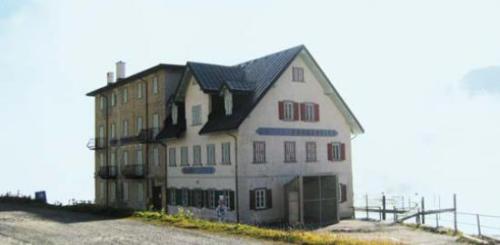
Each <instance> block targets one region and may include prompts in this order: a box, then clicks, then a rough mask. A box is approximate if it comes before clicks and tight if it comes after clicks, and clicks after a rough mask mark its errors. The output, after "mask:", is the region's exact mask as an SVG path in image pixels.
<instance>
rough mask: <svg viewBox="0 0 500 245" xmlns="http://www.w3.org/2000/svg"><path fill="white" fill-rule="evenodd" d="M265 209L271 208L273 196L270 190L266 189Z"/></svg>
mask: <svg viewBox="0 0 500 245" xmlns="http://www.w3.org/2000/svg"><path fill="white" fill-rule="evenodd" d="M266 208H269V209H271V208H273V194H272V191H271V189H266Z"/></svg>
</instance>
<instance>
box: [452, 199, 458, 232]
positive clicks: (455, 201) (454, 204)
mask: <svg viewBox="0 0 500 245" xmlns="http://www.w3.org/2000/svg"><path fill="white" fill-rule="evenodd" d="M453 228H454V229H455V234H457V233H458V224H457V194H453Z"/></svg>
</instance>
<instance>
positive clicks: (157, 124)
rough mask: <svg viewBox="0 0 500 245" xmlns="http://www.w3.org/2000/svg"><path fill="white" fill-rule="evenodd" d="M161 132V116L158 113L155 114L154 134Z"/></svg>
mask: <svg viewBox="0 0 500 245" xmlns="http://www.w3.org/2000/svg"><path fill="white" fill-rule="evenodd" d="M159 132H160V116H159V115H158V113H154V114H153V135H154V136H156V135H157V134H158V133H159Z"/></svg>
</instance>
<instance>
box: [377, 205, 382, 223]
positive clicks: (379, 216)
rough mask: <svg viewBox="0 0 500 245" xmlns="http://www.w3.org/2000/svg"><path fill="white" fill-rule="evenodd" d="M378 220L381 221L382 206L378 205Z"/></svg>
mask: <svg viewBox="0 0 500 245" xmlns="http://www.w3.org/2000/svg"><path fill="white" fill-rule="evenodd" d="M378 220H379V221H382V208H381V207H378Z"/></svg>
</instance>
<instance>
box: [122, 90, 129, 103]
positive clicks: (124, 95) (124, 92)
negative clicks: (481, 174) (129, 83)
mask: <svg viewBox="0 0 500 245" xmlns="http://www.w3.org/2000/svg"><path fill="white" fill-rule="evenodd" d="M127 102H128V88H123V89H122V103H123V104H126V103H127Z"/></svg>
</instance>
